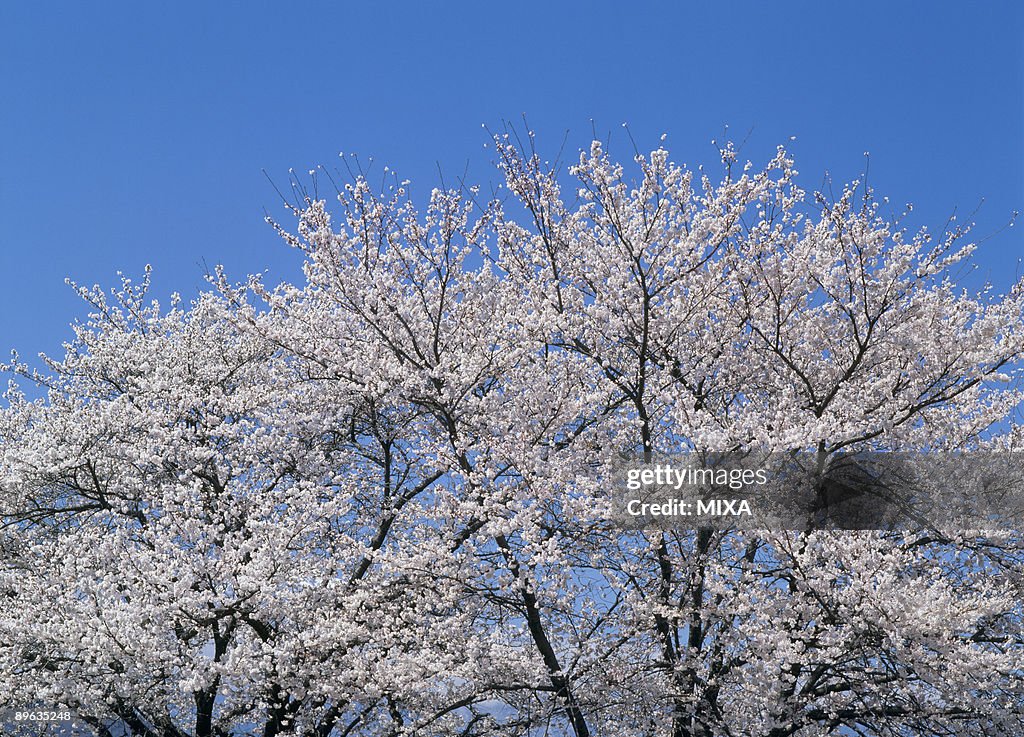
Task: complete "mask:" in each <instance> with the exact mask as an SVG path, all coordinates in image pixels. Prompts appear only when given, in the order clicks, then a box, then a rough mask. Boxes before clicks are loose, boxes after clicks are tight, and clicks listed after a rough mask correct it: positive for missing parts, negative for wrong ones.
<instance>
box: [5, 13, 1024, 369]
mask: <svg viewBox="0 0 1024 737" xmlns="http://www.w3.org/2000/svg"><path fill="white" fill-rule="evenodd" d="M523 113H525V114H526V115H527V117H528V120H529V122H530V125H531V127H533V128H534V129H535V130H536V131H537V132H538V136H539V140H540V142H541V145H542V147H544V146H546V147H547V148H548V149H549V150H551V151H554V150H556V149H557V147H558V146H559V144H560V143H561V140H562V137H563V136H564V134H565V131H566V130H568V131H569V138H568V145H569V147H570V148H571V149H575V148H578V147H580V146H584V145H586V144H587V143H588V142H589V140H590V137H591V126H592V124H591V120H593V121H594V122H593V126H594V127H595V128H596V130H597V131H598V133H599V134H601V136H602V137H604V136H605V135H606V134H608V133H611V136H612V143H613V151H615V150H617V151H619V152H620V153H621V154H622V155H624V156H628V155H629V153H630V152H631V146H630V145H629V144H628V142H627V141H626V140H625V139H624V138H623V135H622V130H621V124H622V123H623V122H624V121H628V122H629V123H630V129H631V131H632V133H633V136H634V138H635V139H636V140H637V143H638V144H639V145H640V147H641V148H653V147H655V146H656V145H658V139H659V137H660V135H661V134H662V133H668V138H667V141H666V143H667V145H668V146H669V148H670V149H671V151H672V155H673V158H674V159H675V160H677V161H689V162H699V161H709V160H710V159H711V157H712V156H713V149H712V147H711V144H710V141H711V139H712V138H719V139H721V138H723V130H724V129H725V126H728V129H729V134H730V135H731V136H732V137H733V138H735V139H738V140H739V139H744V138H747V142H746V144H745V147H744V149H743V151H742V155H743V157H744V158H751V159H752V160H754V161H755V163H758V162H763V161H764V160H766V159H767V158H769V157H770V156H771V155H772V153H773V152H774V147H775V145H776V144H779V143H786V144H787V145H790V146H791V149H792V151H793V152H794V154H795V155H796V158H797V166H798V168H799V169H800V171H801V174H802V182H803V184H804V185H805V186H806V187H808V188H811V189H813V188H815V187H817V186H819V185H820V183H821V181H822V176H823V174H824V172H825V171H826V170H829V171H830V172H831V173H832V175H833V178H834V179H835V180H836V181H843V180H846V179H851V178H854V177H856V176H858V175H859V174H860V173H861V171H862V169H863V165H864V159H863V152H864V151H870V152H871V165H870V180H871V182H872V184H873V185H874V187H875V189H876V191H877V193H878V194H879V195H888V196H889V197H890V198H891V199H892V200H893V201H894V202H898V203H902V202H907V201H913V202H914V203H915V217H916V219H915V221H914V222H915V224H918V225H920V224H929V225H930V226H931V227H933V228H941V227H942V225H943V223H944V222H945V220H946V217H947V216H948V215H949V214H950V213H951V212H953V210H954V209H957V211H958V212H959V213H960V214H961V216H963V217H965V216H966V215H968V214H970V212H972V211H973V210H974V209H975V207H976V206H977V205H978V203H979V202H980V201H981V200H982V199H983V198H984V200H985V204H984V205H983V207H982V208H981V210H980V212H979V213H978V214H977V216H976V219H977V221H978V224H979V226H978V229H977V231H976V232H977V234H979V235H990V234H994V235H992V237H990V238H989V239H988V240H986V242H985V243H984V245H983V247H982V250H981V253H980V254H979V257H978V261H979V263H980V264H981V266H982V272H983V273H984V274H985V275H987V276H989V277H990V278H991V279H992V280H993V281H994V282H996V283H997V284H998V285H1005V284H1008V283H1009V281H1010V280H1011V279H1012V276H1013V274H1014V272H1015V271H1016V269H1017V263H1018V256H1019V255H1024V246H1022V241H1021V233H1022V232H1024V231H1022V228H1024V224H1020V225H1018V227H1016V228H1013V229H1009V230H1003V231H1002V232H997V231H1000V229H1001V228H1002V226H1003V225H1004V224H1005V222H1006V221H1007V220H1008V219H1009V217H1010V215H1011V213H1012V212H1013V211H1014V210H1024V10H1022V8H1021V4H1020V3H1019V2H1009V1H1007V2H990V3H985V4H983V5H979V6H972V5H969V4H966V3H953V2H932V3H927V4H925V3H911V2H891V1H889V2H858V3H822V2H774V3H769V2H761V1H751V2H734V3H728V2H707V3H697V2H685V3H684V2H679V3H668V2H637V3H628V4H627V3H621V2H590V3H583V2H548V3H538V2H529V1H527V2H520V3H515V4H512V3H484V2H477V3H471V2H462V1H461V0H460V1H457V2H445V3H440V2H433V3H428V2H392V3H373V2H362V3H358V4H356V3H347V2H332V3H328V2H322V3H299V2H289V3H281V2H278V3H258V2H249V3H227V2H217V3H201V2H176V3H159V4H158V3H155V2H153V3H138V2H133V3H128V2H104V3H78V2H64V3H56V2H51V3H14V2H9V3H3V4H2V5H0V220H2V223H3V225H2V228H0V254H2V256H0V258H2V268H0V354H6V352H7V351H8V349H9V348H11V347H17V348H18V350H19V351H20V352H21V353H22V354H24V355H33V354H35V353H37V352H39V351H47V352H51V353H54V352H59V346H60V343H61V341H62V340H65V339H66V338H67V337H68V336H69V335H70V331H69V329H68V328H67V325H68V323H69V322H70V321H71V320H72V319H74V318H75V317H80V316H82V314H83V307H82V305H81V303H80V302H79V300H78V298H77V297H76V296H75V295H74V294H73V293H72V292H71V290H70V289H69V288H68V287H67V286H65V285H64V278H65V277H66V276H70V277H72V278H73V279H75V280H77V281H79V282H82V283H88V284H92V283H94V282H99V283H101V284H104V285H113V284H115V283H116V275H115V274H116V272H117V271H118V270H123V271H124V272H126V273H127V274H129V275H138V274H140V273H141V271H142V269H143V267H144V265H145V264H147V263H151V264H152V265H153V266H154V269H155V274H154V284H155V291H156V294H157V295H158V296H160V297H165V296H166V295H167V294H169V293H170V292H171V291H175V290H178V291H180V292H181V293H182V294H183V295H184V296H186V297H187V296H190V295H193V294H194V293H195V292H196V290H197V289H199V288H201V287H202V284H203V282H202V274H203V271H204V266H203V264H204V263H206V264H208V265H210V266H213V265H214V264H218V263H223V264H224V265H225V266H226V267H227V269H228V271H229V273H231V274H232V275H235V276H237V277H238V278H239V279H240V278H242V277H244V275H245V274H246V273H248V272H253V271H262V270H264V269H269V270H270V278H271V279H275V278H285V277H292V276H294V275H295V273H296V260H295V254H294V253H293V252H291V251H289V250H288V249H287V248H286V247H285V246H284V245H283V244H282V243H280V241H279V240H278V239H277V237H276V236H275V235H274V234H273V232H272V231H271V229H270V228H269V227H268V226H267V225H266V224H265V223H264V222H263V213H264V209H266V210H268V211H270V212H271V213H272V214H277V215H283V211H282V210H281V207H280V203H279V201H278V198H277V196H276V194H275V193H274V190H273V189H272V188H271V186H270V184H269V183H268V182H267V180H266V179H265V178H264V175H263V174H262V173H261V172H262V170H263V169H265V170H266V171H267V172H268V173H269V174H270V175H271V176H272V177H273V178H274V179H275V180H277V181H278V182H285V181H286V180H287V176H288V169H289V168H290V167H294V169H295V170H296V171H306V170H308V169H310V168H312V167H314V166H315V165H317V164H325V165H333V164H335V162H337V155H338V152H339V151H346V152H357V153H359V154H360V155H361V156H363V157H369V156H373V157H375V159H376V161H377V162H378V163H377V167H378V171H379V167H381V166H383V165H384V164H387V165H389V166H391V167H392V168H394V169H397V170H398V172H399V174H400V176H402V177H403V178H408V179H411V180H412V182H413V189H414V192H416V191H418V192H420V193H424V192H426V191H429V189H430V188H431V187H432V186H434V185H435V184H436V182H437V176H438V175H437V171H438V166H440V168H441V170H442V171H443V172H444V173H445V174H446V175H447V176H448V177H451V178H454V177H455V176H458V175H460V174H462V172H463V171H464V170H466V169H467V167H468V174H469V179H470V180H471V181H474V182H479V183H481V184H484V185H486V184H487V183H488V182H490V181H494V180H495V179H496V177H495V173H494V171H493V170H492V169H491V168H490V160H491V159H490V155H489V153H488V151H487V150H485V149H484V147H483V144H484V143H486V140H487V139H486V135H485V134H484V132H483V131H482V130H481V123H486V124H487V125H489V126H490V127H492V128H499V127H500V126H501V124H502V121H503V120H506V119H511V120H516V121H517V120H519V119H520V116H521V114H523ZM748 133H749V137H748ZM790 136H796V141H795V142H793V143H789V138H790Z"/></svg>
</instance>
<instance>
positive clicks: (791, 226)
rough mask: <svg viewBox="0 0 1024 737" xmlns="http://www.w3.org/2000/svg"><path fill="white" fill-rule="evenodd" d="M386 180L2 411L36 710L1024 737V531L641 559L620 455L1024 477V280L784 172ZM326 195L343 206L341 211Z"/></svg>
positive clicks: (11, 639) (368, 727)
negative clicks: (286, 278) (244, 275)
mask: <svg viewBox="0 0 1024 737" xmlns="http://www.w3.org/2000/svg"><path fill="white" fill-rule="evenodd" d="M494 151H495V153H496V158H497V165H498V168H499V170H500V171H501V173H502V175H503V178H504V182H505V183H504V185H503V187H502V188H500V189H499V190H497V191H496V192H495V193H494V196H493V197H492V198H490V199H486V198H483V197H482V196H481V194H480V192H479V190H477V189H475V188H473V189H465V188H460V189H457V190H443V189H437V190H434V191H433V192H432V193H431V195H430V198H429V201H428V202H427V203H426V206H425V208H423V209H422V210H421V209H420V208H418V207H417V206H416V205H415V204H414V202H413V200H412V198H411V197H410V195H409V194H408V192H407V191H406V185H404V184H399V183H398V182H397V181H396V182H395V183H394V184H393V185H392V186H390V187H389V188H388V187H386V188H384V189H383V191H377V190H375V189H374V188H373V187H371V185H370V184H369V182H368V181H367V179H366V178H365V177H362V176H355V177H353V178H351V180H350V181H347V182H346V183H345V184H343V185H342V186H340V187H338V188H337V206H336V207H330V206H328V204H327V202H326V201H324V200H322V199H320V198H319V197H317V196H316V195H314V196H309V197H304V198H302V199H300V201H298V202H296V203H293V205H292V206H291V210H292V212H293V213H294V215H295V216H296V218H297V220H296V225H295V227H287V226H284V225H278V224H276V223H275V227H278V229H279V231H280V232H281V234H282V236H283V237H284V239H285V240H286V241H287V242H288V243H289V244H290V245H291V246H292V247H294V248H295V249H297V250H298V251H299V252H300V253H301V255H302V257H303V259H304V263H305V268H304V276H305V278H304V281H303V282H302V283H299V284H296V285H292V284H281V285H276V286H275V285H267V284H264V283H263V281H262V279H261V278H259V277H250V278H249V279H248V280H247V281H245V282H243V283H234V282H232V281H231V280H230V279H229V277H228V276H226V275H224V274H222V273H220V274H218V275H217V277H216V278H215V279H214V280H213V281H214V287H215V288H214V289H213V291H211V292H210V293H208V294H203V295H201V296H200V297H199V298H198V299H197V300H196V301H195V302H194V303H193V304H191V305H190V306H188V307H186V306H183V305H182V304H180V303H178V302H175V303H174V304H172V305H170V307H169V309H164V308H162V307H161V306H160V305H159V304H157V303H156V302H155V301H153V300H151V299H150V297H149V296H148V294H147V286H148V279H147V280H146V281H144V282H143V283H142V284H140V285H135V284H133V283H132V282H130V281H128V280H125V281H124V282H123V284H122V286H121V288H120V289H118V290H114V291H113V292H111V293H109V294H107V293H105V292H103V291H101V290H99V289H84V288H81V289H79V292H80V293H81V295H82V296H83V297H84V298H85V299H86V300H87V301H88V302H89V304H90V305H91V307H92V315H91V317H90V319H89V320H88V321H87V322H85V323H83V324H81V325H78V326H76V339H75V340H74V341H73V342H71V343H69V344H68V345H67V347H66V354H65V356H64V357H63V358H62V359H59V360H58V359H53V360H48V361H47V371H45V372H42V373H35V372H32V371H31V370H30V369H29V368H28V367H27V366H25V365H24V364H22V363H20V362H19V361H18V360H17V359H15V360H14V361H13V362H12V364H11V365H10V366H9V368H11V369H13V370H14V371H15V372H16V373H19V374H21V375H22V376H25V377H27V378H29V379H31V380H34V381H36V382H39V383H40V384H42V385H43V386H44V387H45V389H46V397H45V398H44V399H40V400H29V399H28V398H26V397H25V396H24V395H23V394H22V393H21V392H20V391H19V389H18V388H17V386H16V385H15V384H13V383H12V385H11V388H10V390H9V391H8V393H7V403H8V404H7V407H6V408H5V409H4V410H3V412H2V413H0V515H2V519H3V523H4V526H3V528H2V537H0V545H2V546H3V551H4V554H3V559H2V565H0V593H2V596H0V693H6V694H10V696H9V697H8V699H7V700H8V701H9V702H10V703H11V704H12V705H16V704H28V703H53V704H62V705H67V706H69V707H73V708H74V709H76V710H77V712H78V714H79V715H80V716H81V718H82V720H84V722H85V723H87V724H88V725H90V728H91V729H93V730H94V731H95V733H97V734H101V735H117V734H132V735H147V736H149V735H153V736H156V735H159V736H160V737H164V736H167V737H172V736H173V737H185V736H188V737H212V736H213V735H236V734H237V735H241V734H253V735H264V736H265V737H270V736H271V735H278V734H282V735H283V734H296V735H317V736H319V737H328V736H330V735H396V736H397V735H412V734H416V735H488V734H503V735H504V734H513V735H514V734H522V735H534V734H542V733H543V734H566V735H574V736H575V737H584V736H585V735H600V734H615V735H619V734H621V735H635V736H637V737H640V736H648V735H650V736H653V735H671V736H672V737H684V736H689V737H698V736H701V737H704V736H707V737H711V736H712V735H713V736H715V737H719V736H722V737H725V736H729V735H751V736H753V735H758V736H763V737H783V736H785V735H800V736H810V735H828V734H834V735H855V734H861V735H952V734H972V735H973V734H979V735H982V734H983V735H1016V734H1019V733H1021V731H1022V729H1024V685H1022V684H1024V678H1022V675H1024V636H1022V629H1021V625H1022V614H1024V612H1022V605H1021V601H1022V600H1024V599H1022V593H1024V579H1022V570H1024V549H1022V545H1021V539H1020V534H1019V531H1016V530H1004V531H993V530H988V531H983V530H967V529H965V530H961V531H957V532H953V533H949V532H946V533H943V532H940V531H937V530H935V529H930V528H921V529H913V530H901V531H841V530H815V529H806V530H800V531H785V530H783V531H768V530H736V529H732V530H713V529H698V530H687V529H647V530H636V529H626V528H623V527H621V526H618V525H616V524H615V523H614V521H613V519H612V515H611V513H610V511H611V510H610V501H609V494H608V493H607V492H608V488H609V484H610V474H611V471H610V469H611V468H612V467H613V466H614V464H615V462H616V459H620V458H622V457H625V456H629V457H633V458H635V459H637V460H638V461H639V462H643V461H649V460H651V459H652V458H655V457H662V456H671V455H673V454H679V453H683V452H690V453H698V454H699V453H707V452H725V451H743V452H746V451H752V450H756V451H758V452H773V453H790V452H797V451H800V452H806V453H810V454H812V455H813V456H815V457H816V458H818V459H819V460H820V461H821V462H823V463H827V462H828V460H829V459H831V458H835V457H838V456H840V455H842V454H846V453H850V452H855V451H859V450H864V449H870V450H899V451H913V452H924V453H942V452H951V451H965V450H966V451H971V450H980V449H999V450H1002V451H1006V450H1010V451H1013V450H1021V441H1020V425H1019V423H1017V421H1016V419H1015V418H1016V412H1017V411H1018V410H1019V407H1020V404H1021V394H1020V392H1019V390H1018V380H1019V361H1020V356H1021V352H1022V350H1024V284H1018V285H1016V286H1014V287H1013V289H1011V290H1010V291H1009V293H1007V294H996V293H994V291H993V290H991V289H985V290H983V291H982V292H981V293H978V294H971V293H969V292H967V291H965V290H964V289H963V288H962V287H960V286H959V285H958V281H957V279H956V275H957V273H958V271H959V270H960V269H961V268H962V267H963V266H964V265H965V264H968V263H969V262H970V258H971V254H972V251H973V246H971V245H962V243H963V240H964V236H965V235H966V233H965V231H963V230H960V229H948V230H947V231H946V232H945V233H943V234H942V235H940V236H935V237H933V236H931V235H929V234H928V232H927V231H920V232H917V233H909V232H908V231H907V230H906V229H905V228H904V226H903V225H902V224H901V222H900V218H898V217H896V218H886V217H884V216H883V212H882V211H883V208H882V203H879V202H877V201H876V200H875V199H873V196H872V194H871V193H870V191H868V190H866V189H865V188H863V187H862V186H861V185H859V184H857V183H854V184H852V185H850V186H849V187H847V188H846V189H844V190H843V191H842V193H841V194H840V196H839V197H838V198H834V199H830V198H826V197H824V196H822V195H817V194H814V195H808V194H807V193H805V192H804V191H803V190H801V189H800V188H799V186H798V185H797V184H796V176H797V173H796V171H795V170H794V168H793V161H792V160H791V159H790V158H789V156H788V154H787V153H786V152H785V151H784V150H782V149H779V150H778V151H777V153H776V155H775V156H774V157H773V158H772V159H771V160H770V161H769V162H768V163H767V165H765V166H764V167H763V168H761V169H760V170H755V169H754V167H753V166H752V165H751V164H749V163H748V164H740V162H739V160H738V155H737V152H736V151H735V150H734V149H733V148H732V147H731V146H726V147H725V148H724V149H723V150H722V152H721V155H722V162H723V165H724V166H723V173H722V176H721V177H720V178H717V179H712V178H711V176H710V175H708V174H706V173H705V172H704V171H703V170H699V169H698V170H697V171H692V170H689V169H687V168H686V167H683V166H679V165H676V164H675V163H673V162H672V161H671V160H670V157H669V153H668V152H667V151H666V150H664V149H661V148H659V149H657V150H655V151H653V152H651V153H650V154H648V155H645V156H641V155H639V154H638V155H637V156H636V157H635V159H634V160H633V162H632V165H631V166H630V167H629V168H628V170H627V167H625V166H623V165H621V164H619V163H616V162H615V161H614V160H613V159H612V158H611V157H610V156H609V154H608V153H607V152H606V151H605V149H604V148H603V146H602V145H601V144H599V143H594V144H593V145H592V146H591V147H590V148H589V149H587V150H585V151H583V152H581V153H580V156H579V159H578V161H577V162H575V164H574V165H573V166H571V167H568V170H567V171H561V169H560V167H559V165H558V164H557V163H556V164H553V165H549V164H547V163H546V162H544V160H543V159H542V158H541V157H540V156H539V155H538V154H537V153H536V151H535V150H534V147H533V137H532V134H529V135H528V136H526V137H525V138H524V140H523V141H520V140H519V139H517V138H516V137H515V135H511V136H510V135H505V134H502V135H499V136H496V137H495V139H494ZM321 179H322V177H321Z"/></svg>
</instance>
